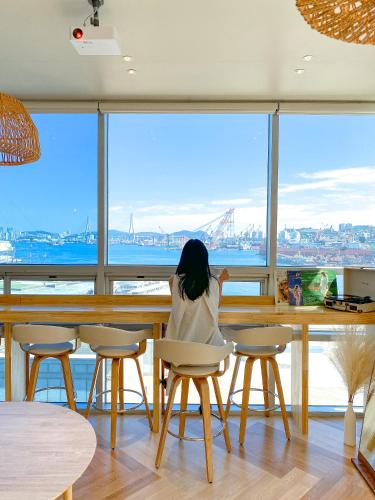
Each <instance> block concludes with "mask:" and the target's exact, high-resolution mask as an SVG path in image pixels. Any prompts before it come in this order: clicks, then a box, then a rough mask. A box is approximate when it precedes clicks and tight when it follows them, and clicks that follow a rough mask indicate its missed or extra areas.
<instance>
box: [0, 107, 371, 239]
mask: <svg viewBox="0 0 375 500" xmlns="http://www.w3.org/2000/svg"><path fill="white" fill-rule="evenodd" d="M33 118H34V121H35V123H36V125H37V127H38V129H39V134H40V141H41V148H42V158H41V160H40V161H39V162H37V163H33V164H30V165H24V166H20V167H2V168H0V182H1V187H2V203H1V205H0V221H1V222H0V226H13V227H15V228H16V229H19V230H32V229H45V230H49V231H65V230H69V231H71V232H75V231H82V230H83V229H84V226H85V220H86V217H87V216H89V218H90V223H91V227H92V228H95V227H96V200H97V185H96V182H97V174H96V168H97V157H96V153H97V118H96V115H79V116H77V115H69V114H68V115H34V116H33ZM267 134H268V120H267V117H266V116H264V115H263V116H262V115H220V114H211V115H192V114H184V115H156V114H154V115H150V114H148V115H147V114H133V115H126V114H125V115H112V116H111V117H110V119H109V158H108V161H109V226H110V228H113V229H121V230H127V229H128V227H129V217H130V213H133V214H134V225H135V230H136V231H142V230H156V231H159V230H160V228H162V229H163V230H165V231H166V232H171V231H177V230H180V229H190V230H193V229H195V228H197V227H199V226H201V225H203V224H205V223H206V222H208V221H209V220H211V219H213V218H215V217H217V216H219V215H220V214H223V213H224V212H225V211H226V210H228V209H229V208H231V207H233V208H235V225H236V230H237V232H239V231H242V230H244V229H245V228H246V227H247V226H249V225H250V224H253V225H254V226H255V227H258V226H261V227H262V228H263V229H264V228H265V222H266V183H267ZM374 136H375V117H372V116H350V117H344V116H325V117H319V116H281V117H280V171H279V186H280V189H279V203H280V207H279V228H280V229H281V228H282V227H284V225H287V226H289V227H291V226H294V227H300V226H308V225H312V226H314V227H324V226H326V225H331V224H332V225H334V226H336V227H337V225H338V224H339V223H340V222H353V223H368V224H374V220H375V201H374V196H373V190H374V187H375V167H374V165H375V161H374V158H375V141H374Z"/></svg>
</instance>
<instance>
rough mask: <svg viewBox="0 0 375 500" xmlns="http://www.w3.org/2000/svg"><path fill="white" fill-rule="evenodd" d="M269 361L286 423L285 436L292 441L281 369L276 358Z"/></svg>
mask: <svg viewBox="0 0 375 500" xmlns="http://www.w3.org/2000/svg"><path fill="white" fill-rule="evenodd" d="M269 361H270V364H271V366H272V370H273V373H274V376H275V383H276V388H277V394H278V396H279V401H280V409H281V415H282V417H283V422H284V429H285V435H286V438H287V439H288V440H289V439H290V430H289V422H288V416H287V414H286V408H285V400H284V392H283V386H282V385H281V380H280V373H279V367H278V364H277V361H276V359H275V358H269Z"/></svg>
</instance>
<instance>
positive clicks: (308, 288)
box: [302, 269, 337, 306]
mask: <svg viewBox="0 0 375 500" xmlns="http://www.w3.org/2000/svg"><path fill="white" fill-rule="evenodd" d="M302 290H303V303H304V305H305V306H319V305H322V304H323V303H324V297H326V296H327V295H337V280H336V271H332V270H330V269H322V270H314V271H302Z"/></svg>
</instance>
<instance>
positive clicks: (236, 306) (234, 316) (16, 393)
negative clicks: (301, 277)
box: [0, 295, 375, 433]
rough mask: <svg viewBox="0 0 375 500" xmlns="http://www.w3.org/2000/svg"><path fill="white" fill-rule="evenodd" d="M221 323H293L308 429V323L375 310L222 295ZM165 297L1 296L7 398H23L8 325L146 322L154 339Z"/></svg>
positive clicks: (296, 378) (297, 384)
mask: <svg viewBox="0 0 375 500" xmlns="http://www.w3.org/2000/svg"><path fill="white" fill-rule="evenodd" d="M222 302H223V303H222V307H221V308H220V313H219V322H220V324H238V325H241V324H243V325H246V324H261V325H262V324H282V325H293V326H294V327H295V329H296V330H297V331H298V332H299V333H300V335H298V336H296V340H295V341H293V343H292V344H293V345H292V411H293V417H294V420H295V422H296V424H297V426H298V428H299V429H300V430H301V431H302V432H303V433H307V432H308V353H309V345H308V342H309V338H308V332H309V326H310V325H350V324H362V325H366V324H375V313H347V312H341V311H334V310H330V309H325V308H324V307H307V306H302V307H292V306H289V307H288V306H275V305H273V297H267V296H264V297H223V301H222ZM169 312H170V297H168V296H27V295H19V296H17V295H14V296H3V297H1V298H0V322H2V323H4V332H5V394H6V400H7V401H10V400H12V399H16V400H17V399H22V398H23V394H24V384H23V380H24V378H25V377H24V374H25V368H24V365H25V363H24V361H23V360H24V358H23V353H22V351H21V350H20V349H19V346H18V344H16V343H15V342H14V341H12V338H11V334H12V324H13V323H20V322H34V323H77V324H84V323H111V324H124V323H143V324H144V323H148V324H152V325H153V338H154V340H156V339H158V338H160V336H161V327H162V324H163V323H164V324H165V323H167V322H168V318H169ZM153 378H154V387H153V397H154V403H153V414H154V415H153V416H154V419H153V422H154V431H155V432H158V430H159V423H160V382H159V381H160V362H159V360H158V359H157V358H154V368H153Z"/></svg>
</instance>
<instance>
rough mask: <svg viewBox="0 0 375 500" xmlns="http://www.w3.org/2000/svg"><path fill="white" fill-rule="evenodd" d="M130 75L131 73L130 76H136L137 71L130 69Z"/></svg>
mask: <svg viewBox="0 0 375 500" xmlns="http://www.w3.org/2000/svg"><path fill="white" fill-rule="evenodd" d="M128 73H129V75H134V74H135V73H136V70H135V69H132V68H130V69H128Z"/></svg>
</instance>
